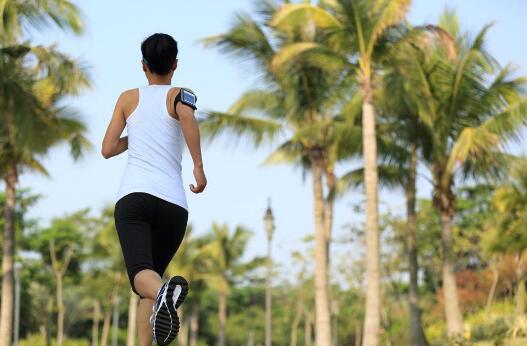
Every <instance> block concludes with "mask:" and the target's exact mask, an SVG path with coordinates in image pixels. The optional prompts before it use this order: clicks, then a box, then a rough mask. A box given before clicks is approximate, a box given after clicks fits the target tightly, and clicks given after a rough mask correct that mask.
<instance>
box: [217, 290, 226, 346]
mask: <svg viewBox="0 0 527 346" xmlns="http://www.w3.org/2000/svg"><path fill="white" fill-rule="evenodd" d="M218 320H219V323H220V330H219V338H218V345H219V346H225V329H226V325H227V292H225V291H224V290H221V291H220V300H219V308H218Z"/></svg>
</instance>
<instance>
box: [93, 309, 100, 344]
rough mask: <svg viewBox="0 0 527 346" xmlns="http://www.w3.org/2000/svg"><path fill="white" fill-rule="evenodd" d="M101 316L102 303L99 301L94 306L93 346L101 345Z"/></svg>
mask: <svg viewBox="0 0 527 346" xmlns="http://www.w3.org/2000/svg"><path fill="white" fill-rule="evenodd" d="M100 315H101V303H100V302H99V300H98V299H96V300H95V302H94V305H93V326H92V331H91V346H98V345H99V319H100Z"/></svg>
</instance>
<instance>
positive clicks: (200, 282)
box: [167, 225, 210, 346]
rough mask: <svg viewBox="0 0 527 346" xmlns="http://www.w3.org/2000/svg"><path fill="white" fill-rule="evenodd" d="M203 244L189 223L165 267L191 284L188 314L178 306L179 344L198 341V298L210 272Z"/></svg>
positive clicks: (183, 344)
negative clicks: (172, 259)
mask: <svg viewBox="0 0 527 346" xmlns="http://www.w3.org/2000/svg"><path fill="white" fill-rule="evenodd" d="M205 244H206V240H205V239H204V238H203V237H196V236H194V233H193V232H192V226H191V225H189V226H188V227H187V231H186V233H185V238H184V239H183V243H182V244H181V247H180V249H179V250H178V253H177V254H176V257H175V259H174V261H172V262H170V264H169V265H168V268H167V272H168V273H171V274H170V275H175V274H177V275H182V276H183V277H185V278H186V279H187V280H188V281H189V284H190V285H191V291H190V295H189V297H188V299H189V301H190V304H189V305H190V315H189V316H188V317H187V313H186V312H187V311H186V310H185V311H184V310H183V307H180V308H179V316H180V320H181V329H180V333H179V335H178V344H179V345H181V346H186V345H190V346H196V345H197V342H198V340H197V339H198V327H199V325H198V321H199V306H200V300H201V298H202V295H203V293H204V291H205V289H206V288H207V285H206V277H207V275H209V274H210V273H209V272H208V269H209V268H208V267H207V265H208V264H210V262H207V256H206V255H203V254H202V249H203V247H204V246H205ZM187 306H188V305H187Z"/></svg>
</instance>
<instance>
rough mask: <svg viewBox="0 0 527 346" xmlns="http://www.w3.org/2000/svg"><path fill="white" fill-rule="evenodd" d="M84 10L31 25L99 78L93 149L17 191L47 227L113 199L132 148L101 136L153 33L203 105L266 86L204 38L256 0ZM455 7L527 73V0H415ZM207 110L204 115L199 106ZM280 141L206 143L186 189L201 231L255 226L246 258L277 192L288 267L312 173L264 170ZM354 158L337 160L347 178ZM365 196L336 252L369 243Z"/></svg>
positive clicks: (137, 76) (188, 168) (106, 4)
mask: <svg viewBox="0 0 527 346" xmlns="http://www.w3.org/2000/svg"><path fill="white" fill-rule="evenodd" d="M74 2H75V3H76V4H77V5H78V6H79V8H80V9H81V11H82V12H83V14H84V18H85V21H86V30H85V33H84V34H83V35H82V36H80V37H77V36H74V35H73V34H70V33H63V32H61V31H59V30H57V29H43V30H40V31H39V32H32V33H31V34H30V35H29V38H30V39H31V40H32V41H33V42H35V43H40V44H56V45H57V46H58V47H59V48H60V49H61V50H62V51H63V52H65V53H67V54H69V55H70V56H72V57H75V58H77V59H80V60H81V61H82V62H83V64H84V65H85V66H86V67H87V68H88V71H89V74H90V76H91V78H92V81H93V86H92V88H91V89H90V90H87V91H85V92H83V93H82V95H80V96H78V97H76V98H74V99H72V100H71V104H70V105H71V106H73V107H74V108H76V109H77V110H78V111H79V112H80V113H81V114H82V119H83V120H84V121H85V122H86V124H87V126H88V129H89V131H88V138H89V139H90V141H91V142H92V143H93V150H91V151H90V152H88V153H86V154H85V156H84V157H83V158H82V159H81V160H79V161H76V162H75V161H73V160H72V159H71V158H70V156H69V151H68V148H67V147H66V146H60V147H57V148H54V149H53V150H51V151H50V152H49V153H48V155H47V156H46V157H45V158H44V159H43V162H44V166H45V167H46V168H47V169H48V171H49V173H50V177H49V178H48V177H43V176H39V175H35V174H32V173H24V174H23V175H22V176H21V178H20V187H23V188H30V189H31V191H33V192H34V193H38V194H42V195H43V196H44V197H43V198H42V200H41V201H40V202H39V203H38V204H37V205H36V206H35V207H34V208H33V209H32V210H31V211H30V213H29V214H30V216H31V217H34V218H38V219H40V220H41V222H42V224H46V223H48V222H49V221H50V220H51V219H52V218H53V217H60V216H63V215H65V214H67V213H70V212H73V211H75V210H78V209H81V208H87V207H89V208H91V209H92V210H93V213H97V212H98V211H99V210H100V209H101V208H103V207H104V206H108V205H113V204H114V203H115V196H116V193H117V189H118V186H119V182H120V180H121V177H122V174H123V170H124V167H125V165H126V154H123V155H120V156H119V157H116V158H112V159H109V160H105V159H104V158H103V157H102V156H101V154H100V149H101V142H102V138H103V136H104V132H105V130H106V126H107V124H108V121H109V120H110V117H111V114H112V111H113V108H114V105H115V101H116V99H117V97H118V96H119V94H120V93H121V92H122V91H124V90H127V89H131V88H135V87H138V86H142V85H146V79H145V77H144V74H143V72H142V70H141V65H140V59H141V54H140V43H141V41H142V40H143V39H144V38H146V37H147V36H148V35H150V34H152V33H154V32H164V33H168V34H171V35H173V36H174V37H175V38H176V40H178V43H179V49H180V56H179V67H178V70H177V72H176V74H175V77H174V80H173V85H175V86H184V87H189V88H191V89H193V90H194V91H195V92H196V94H197V96H198V107H199V109H200V110H202V111H206V110H217V111H225V110H226V109H227V108H228V107H229V106H230V105H231V104H232V103H233V102H234V101H235V100H236V99H237V98H238V97H239V96H240V95H241V94H242V93H243V92H244V91H245V90H247V89H249V88H252V87H257V86H258V80H257V79H256V78H254V76H253V74H252V71H251V69H250V66H249V65H248V64H247V63H244V62H243V61H239V60H236V59H233V58H231V57H228V56H225V55H222V54H220V53H219V52H217V51H215V50H214V49H210V48H204V47H203V45H202V44H201V43H200V42H199V41H200V39H202V38H204V37H207V36H211V35H216V34H219V33H222V32H224V31H226V30H227V29H228V27H229V25H230V23H232V20H233V16H234V14H235V12H237V11H244V10H245V11H247V10H250V8H251V1H242V0H228V1H216V0H193V1H180V0H170V1H168V0H150V1H129V0H128V1H125V0H112V1H103V0H91V1H80V0H78V1H74ZM447 7H449V8H454V9H456V10H457V12H458V15H459V17H460V19H461V23H462V28H463V29H465V30H469V31H471V32H475V31H477V30H479V29H480V28H481V27H482V26H483V25H484V24H487V23H489V22H494V23H495V25H494V27H493V28H492V29H491V31H490V32H489V34H488V49H489V50H490V51H491V52H492V53H493V54H494V55H495V56H496V57H497V58H498V60H499V61H500V62H501V63H502V64H506V63H508V62H511V63H513V64H514V65H516V66H518V67H519V73H522V74H527V70H526V68H527V45H525V44H523V43H522V42H525V38H524V33H522V30H521V29H520V28H521V27H522V26H523V24H524V23H523V20H524V19H523V17H524V16H522V14H525V13H527V2H526V1H522V0H507V1H504V0H501V1H498V0H415V1H414V3H413V5H412V8H411V11H410V16H409V17H410V20H411V22H412V23H414V24H425V23H435V22H436V21H437V18H438V17H439V14H440V13H441V12H442V11H443V10H444V9H445V8H447ZM198 116H199V114H198ZM276 144H278V143H273V144H268V145H264V146H263V147H261V148H258V149H256V148H254V147H253V146H251V145H250V144H249V143H247V142H245V141H243V140H242V141H239V142H232V141H231V140H229V139H223V140H220V141H216V142H213V143H211V144H204V151H203V158H204V166H205V172H206V174H207V178H208V186H207V189H206V191H205V192H204V193H203V194H199V195H194V194H193V193H191V192H190V191H189V190H188V188H187V199H188V203H189V209H190V220H189V221H190V223H191V224H192V225H193V227H194V230H195V232H196V233H198V234H200V233H204V232H206V231H207V230H208V229H210V226H211V225H212V223H213V222H218V223H227V224H229V225H230V226H231V227H234V226H236V225H244V226H245V227H247V228H248V229H249V230H251V231H252V232H253V233H254V236H253V237H252V239H251V242H250V244H249V247H248V251H247V253H248V256H256V255H264V254H265V251H266V235H265V231H264V228H263V221H262V217H263V214H264V211H265V208H266V206H267V201H268V199H269V198H270V199H271V203H272V209H273V212H274V215H275V220H276V230H275V235H274V243H273V253H274V255H275V258H276V260H277V262H278V263H279V264H281V265H283V266H284V267H287V264H288V263H290V254H291V253H292V252H293V251H295V250H299V249H304V248H305V247H306V244H305V242H304V241H303V239H304V238H305V236H306V235H309V234H312V233H313V229H314V227H313V212H312V211H313V204H312V190H311V178H310V176H309V175H308V176H306V177H303V175H302V172H301V170H299V169H295V168H293V167H289V166H262V162H263V161H264V159H265V158H266V157H267V155H268V154H269V153H270V152H271V150H272V149H273V147H274V146H275V145H276ZM349 168H350V166H349V164H344V165H340V166H339V167H337V173H338V174H342V173H344V172H345V171H346V170H347V169H349ZM183 179H184V185H185V186H188V184H189V183H192V182H193V177H192V161H191V160H190V157H189V155H188V153H186V154H185V156H184V160H183ZM418 193H419V195H420V196H423V197H428V196H429V194H430V186H429V183H427V182H426V180H425V179H420V180H419V185H418ZM379 200H380V203H381V208H382V209H383V210H386V209H390V210H392V211H393V212H394V213H401V214H402V213H403V212H404V209H402V208H403V206H404V202H403V195H402V192H401V191H384V190H382V191H380V198H379ZM362 203H363V195H362V191H360V190H357V191H351V192H350V193H348V194H347V195H346V196H345V197H344V198H343V199H342V200H339V201H338V202H337V203H336V208H335V222H334V234H335V238H336V241H335V243H334V249H335V250H334V251H337V252H339V253H341V254H348V253H349V254H352V255H357V254H360V253H361V252H362V251H363V247H362V246H361V245H360V244H356V243H351V244H350V243H348V242H345V241H344V239H346V238H348V237H349V230H348V228H347V227H346V225H349V224H357V223H360V222H361V220H362V217H363V216H362V215H360V214H357V213H354V212H353V211H352V206H353V205H356V204H359V205H360V204H362Z"/></svg>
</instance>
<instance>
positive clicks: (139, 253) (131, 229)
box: [114, 192, 188, 296]
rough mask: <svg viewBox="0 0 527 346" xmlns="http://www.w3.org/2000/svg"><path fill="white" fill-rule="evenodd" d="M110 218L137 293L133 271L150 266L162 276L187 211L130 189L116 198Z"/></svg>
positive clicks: (182, 226) (176, 245) (179, 234)
mask: <svg viewBox="0 0 527 346" xmlns="http://www.w3.org/2000/svg"><path fill="white" fill-rule="evenodd" d="M114 218H115V228H116V229H117V234H118V235H119V242H120V243H121V248H122V250H123V257H124V263H125V265H126V270H127V272H128V279H129V280H130V285H131V286H132V290H133V291H134V292H135V293H136V294H137V295H139V296H141V295H140V294H139V293H138V292H137V291H136V289H135V286H134V277H135V275H136V274H137V273H138V272H140V271H141V270H144V269H151V270H153V271H155V272H156V273H158V274H159V276H161V277H162V276H163V274H164V272H165V269H166V268H167V266H168V264H169V263H170V261H171V260H172V257H174V255H175V253H176V251H177V249H178V248H179V245H181V241H182V240H183V236H184V235H185V229H186V227H187V221H188V212H187V210H185V208H183V207H180V206H179V205H177V204H173V203H170V202H167V201H165V200H163V199H161V198H158V197H156V196H153V195H150V194H148V193H144V192H133V193H131V194H128V195H126V196H124V197H122V198H121V199H119V200H118V201H117V203H116V204H115V210H114Z"/></svg>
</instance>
